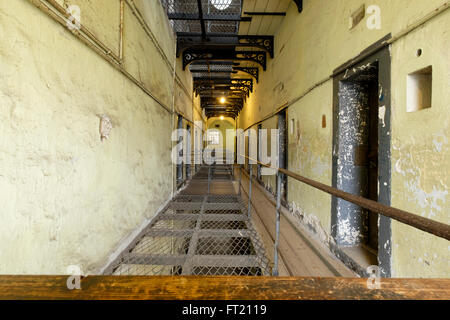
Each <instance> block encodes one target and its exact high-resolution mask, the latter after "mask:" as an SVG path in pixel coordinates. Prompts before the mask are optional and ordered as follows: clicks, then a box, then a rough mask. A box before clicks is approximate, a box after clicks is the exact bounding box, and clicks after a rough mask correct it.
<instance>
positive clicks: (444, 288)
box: [0, 276, 450, 300]
mask: <svg viewBox="0 0 450 320" xmlns="http://www.w3.org/2000/svg"><path fill="white" fill-rule="evenodd" d="M67 279H68V276H0V299H1V300H4V299H20V300H30V299H31V300H36V299H44V300H45V299H77V300H83V299H84V300H135V299H138V300H312V299H314V300H323V299H327V300H343V299H345V300H355V299H357V300H368V299H370V300H373V299H380V300H386V299H389V300H392V299H409V300H411V299H412V300H422V299H442V300H448V299H450V279H380V288H379V289H369V287H368V285H367V279H363V278H304V277H277V278H274V277H198V276H187V277H186V276H176V277H171V276H145V277H144V276H88V277H85V278H82V279H81V289H80V290H77V289H74V290H69V289H68V288H67V285H66V283H67Z"/></svg>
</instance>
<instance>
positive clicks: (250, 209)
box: [247, 163, 253, 219]
mask: <svg viewBox="0 0 450 320" xmlns="http://www.w3.org/2000/svg"><path fill="white" fill-rule="evenodd" d="M249 166H250V182H249V183H248V213H247V214H248V218H249V219H250V215H251V211H252V180H253V179H252V175H253V168H252V164H251V163H249Z"/></svg>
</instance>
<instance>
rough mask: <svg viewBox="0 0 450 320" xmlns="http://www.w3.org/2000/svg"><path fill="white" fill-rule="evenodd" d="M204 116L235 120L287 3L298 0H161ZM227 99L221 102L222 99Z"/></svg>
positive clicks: (269, 55) (264, 63)
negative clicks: (225, 117)
mask: <svg viewBox="0 0 450 320" xmlns="http://www.w3.org/2000/svg"><path fill="white" fill-rule="evenodd" d="M162 3H163V6H164V8H165V9H166V12H167V16H168V18H169V20H170V22H171V24H172V27H173V29H174V31H175V33H176V35H177V56H178V57H182V61H183V69H186V68H189V69H190V71H191V72H192V75H193V78H194V79H193V80H194V93H195V94H196V95H200V98H201V107H202V108H203V109H205V114H206V116H207V117H208V118H209V117H216V116H228V117H232V118H236V117H237V116H238V114H239V112H240V111H241V110H242V108H243V106H244V102H245V100H246V99H247V98H248V97H249V96H250V94H251V93H252V92H253V87H254V84H255V83H256V82H258V81H259V78H260V74H261V72H264V71H265V70H266V68H267V61H268V59H272V58H273V57H274V36H273V35H274V34H275V31H276V30H277V29H278V27H279V25H280V24H281V22H282V19H283V18H284V16H285V15H286V10H287V9H288V7H289V5H290V4H291V3H295V4H296V5H297V8H298V11H299V12H301V11H302V0H294V1H292V0H162ZM224 98H225V99H224Z"/></svg>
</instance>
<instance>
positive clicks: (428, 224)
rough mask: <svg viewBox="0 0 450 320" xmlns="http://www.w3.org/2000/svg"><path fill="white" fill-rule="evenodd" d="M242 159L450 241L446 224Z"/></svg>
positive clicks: (290, 172) (260, 163) (281, 169)
mask: <svg viewBox="0 0 450 320" xmlns="http://www.w3.org/2000/svg"><path fill="white" fill-rule="evenodd" d="M241 157H243V158H246V159H248V160H250V161H252V162H254V164H259V165H262V166H264V167H266V168H271V169H273V170H277V171H278V172H280V173H282V174H285V175H287V176H289V177H291V178H293V179H295V180H297V181H300V182H303V183H305V184H307V185H309V186H311V187H313V188H316V189H318V190H321V191H324V192H326V193H328V194H331V195H332V196H336V197H339V198H341V199H344V200H346V201H348V202H351V203H354V204H356V205H358V206H360V207H363V208H365V209H368V210H371V211H374V212H377V213H378V214H381V215H383V216H385V217H388V218H391V219H394V220H397V221H399V222H402V223H404V224H407V225H409V226H411V227H414V228H416V229H420V230H422V231H425V232H428V233H430V234H433V235H435V236H437V237H440V238H444V239H447V240H449V241H450V226H449V225H447V224H445V223H441V222H438V221H434V220H431V219H427V218H424V217H421V216H419V215H416V214H414V213H411V212H407V211H404V210H401V209H397V208H393V207H390V206H387V205H385V204H382V203H379V202H377V201H373V200H370V199H366V198H364V197H361V196H357V195H354V194H351V193H348V192H345V191H342V190H339V189H336V188H333V187H330V186H328V185H326V184H323V183H321V182H318V181H315V180H312V179H309V178H306V177H303V176H301V175H299V174H296V173H294V172H292V171H289V170H286V169H283V168H273V167H271V166H269V165H267V164H264V163H262V162H260V161H258V160H256V159H253V158H250V157H247V156H244V155H241Z"/></svg>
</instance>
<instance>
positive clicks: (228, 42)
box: [177, 34, 274, 58]
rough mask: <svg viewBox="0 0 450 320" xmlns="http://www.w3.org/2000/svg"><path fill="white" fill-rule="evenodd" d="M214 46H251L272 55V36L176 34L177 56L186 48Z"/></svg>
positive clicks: (212, 47) (209, 47) (208, 47)
mask: <svg viewBox="0 0 450 320" xmlns="http://www.w3.org/2000/svg"><path fill="white" fill-rule="evenodd" d="M215 47H221V48H224V47H231V48H235V47H253V48H258V49H262V50H266V51H267V52H268V53H269V54H270V57H271V58H273V57H274V36H267V35H261V36H260V35H234V36H211V35H210V34H208V39H207V40H204V39H202V36H201V35H199V34H195V35H177V57H179V56H180V55H181V54H182V53H183V51H185V50H188V49H213V50H214V48H215Z"/></svg>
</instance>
